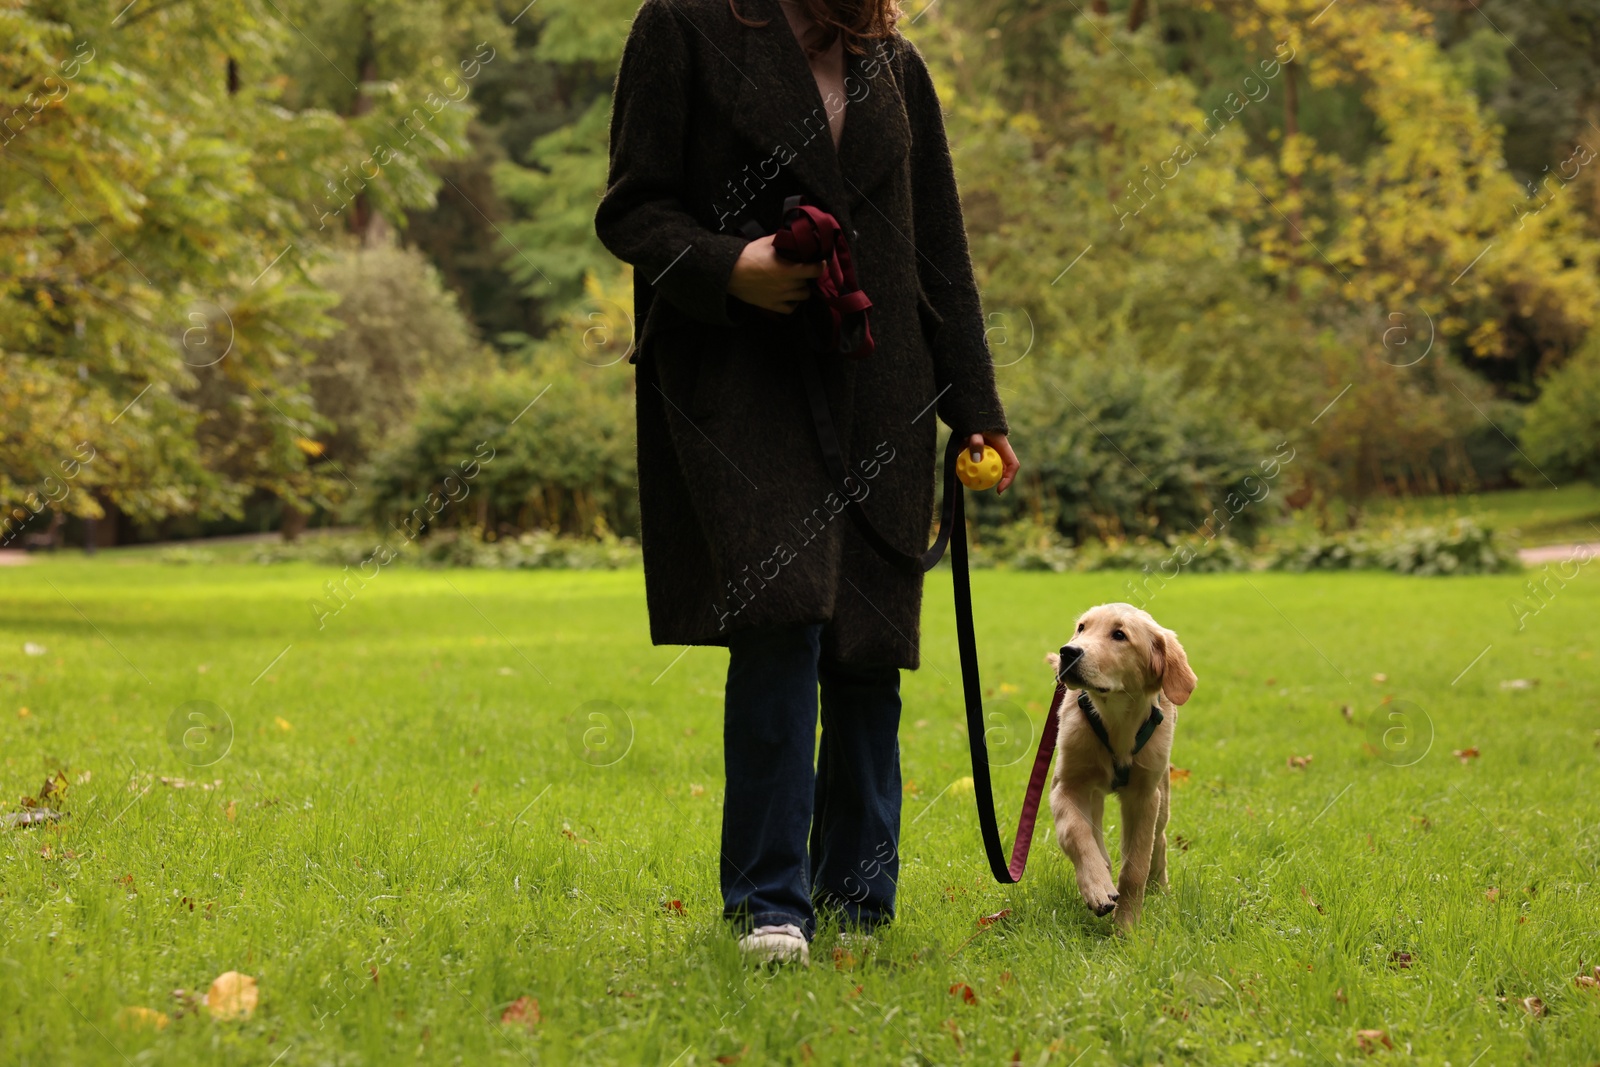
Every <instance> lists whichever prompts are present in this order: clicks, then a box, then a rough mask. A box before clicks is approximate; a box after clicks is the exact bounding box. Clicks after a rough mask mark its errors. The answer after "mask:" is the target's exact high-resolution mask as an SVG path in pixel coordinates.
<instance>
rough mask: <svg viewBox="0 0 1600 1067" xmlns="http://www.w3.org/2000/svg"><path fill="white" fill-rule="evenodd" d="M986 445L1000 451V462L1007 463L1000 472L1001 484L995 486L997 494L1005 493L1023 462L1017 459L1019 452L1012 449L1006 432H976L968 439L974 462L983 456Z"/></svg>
mask: <svg viewBox="0 0 1600 1067" xmlns="http://www.w3.org/2000/svg"><path fill="white" fill-rule="evenodd" d="M984 445H988V446H989V447H990V448H992V449H994V450H995V451H996V452H998V453H1000V462H1001V463H1004V464H1005V468H1004V470H1003V471H1002V472H1001V474H1000V484H999V485H997V486H995V488H994V491H995V492H996V493H997V494H998V493H1003V492H1005V491H1006V489H1007V488H1008V487H1009V486H1010V485H1011V480H1012V479H1013V478H1015V477H1016V476H1017V472H1018V471H1019V470H1021V469H1022V462H1021V461H1020V460H1018V459H1017V454H1016V453H1015V452H1013V451H1011V442H1010V441H1008V440H1006V435H1005V434H1003V433H975V434H973V435H972V437H971V438H969V439H968V441H967V447H968V448H969V449H971V450H972V461H973V462H974V463H976V462H978V461H979V460H981V459H982V458H983V446H984Z"/></svg>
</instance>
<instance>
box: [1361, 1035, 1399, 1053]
mask: <svg viewBox="0 0 1600 1067" xmlns="http://www.w3.org/2000/svg"><path fill="white" fill-rule="evenodd" d="M1379 1045H1382V1046H1383V1047H1384V1048H1394V1042H1393V1041H1390V1040H1389V1035H1388V1034H1387V1033H1385V1032H1384V1031H1382V1030H1357V1031H1356V1046H1357V1047H1358V1048H1360V1049H1361V1051H1362V1052H1376V1051H1378V1046H1379Z"/></svg>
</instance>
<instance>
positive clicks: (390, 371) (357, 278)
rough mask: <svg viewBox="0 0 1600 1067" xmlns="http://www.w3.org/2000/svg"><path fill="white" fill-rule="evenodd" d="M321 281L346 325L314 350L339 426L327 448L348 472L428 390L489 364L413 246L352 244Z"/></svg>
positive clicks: (315, 392)
mask: <svg viewBox="0 0 1600 1067" xmlns="http://www.w3.org/2000/svg"><path fill="white" fill-rule="evenodd" d="M312 277H313V279H314V280H315V281H316V282H317V283H318V284H319V285H321V286H322V287H323V288H324V289H326V290H327V291H328V292H329V293H331V294H333V295H334V296H335V297H337V298H338V301H339V303H338V304H336V305H334V306H333V307H332V308H331V309H330V310H329V312H328V314H329V316H330V317H331V318H333V319H334V320H335V321H337V322H338V323H339V324H340V328H339V330H338V332H336V333H334V334H332V335H331V336H329V337H326V338H323V339H321V340H319V341H317V342H315V343H314V344H313V345H312V346H311V347H312V351H313V353H314V354H315V361H314V362H313V363H312V365H311V367H310V368H309V372H308V379H309V386H310V390H311V395H312V398H313V399H314V401H315V403H316V407H317V411H318V412H319V413H321V414H322V415H323V416H324V417H326V418H327V419H328V420H329V422H330V423H331V424H332V426H333V427H334V429H333V431H332V432H331V434H330V435H329V436H328V438H327V439H326V448H325V453H326V455H327V456H328V457H329V458H331V459H333V460H335V461H337V462H338V463H340V464H341V465H343V466H345V467H346V468H347V469H349V468H351V467H353V465H355V464H358V463H360V462H363V461H364V460H365V459H366V458H367V456H368V455H369V454H370V453H372V452H373V451H374V450H375V449H376V448H377V447H378V446H379V445H380V444H381V443H383V442H384V441H385V440H387V439H390V438H391V437H392V436H393V434H394V432H395V428H396V427H397V426H404V425H405V424H406V423H408V422H409V421H410V420H411V416H412V413H413V412H414V411H415V409H416V403H417V396H418V395H419V393H421V392H422V391H424V390H426V389H429V388H434V387H437V386H438V385H439V384H440V383H442V382H444V381H446V380H448V379H451V378H459V377H472V376H474V375H477V374H480V373H482V372H483V371H484V370H486V369H487V367H488V357H487V356H486V355H485V353H484V352H483V351H482V349H481V348H480V346H479V345H478V343H477V341H476V339H475V338H474V337H473V336H472V328H471V326H470V325H469V324H468V323H467V322H466V320H465V319H464V318H463V317H462V315H461V312H460V310H459V309H458V308H457V306H456V301H455V297H454V295H453V294H451V293H448V292H446V291H445V290H444V288H443V286H442V285H441V284H440V281H439V276H438V272H437V271H435V270H434V268H433V267H431V266H430V265H429V264H428V262H427V260H425V259H424V258H423V257H422V256H421V255H419V254H418V253H416V252H414V251H408V250H404V249H399V248H392V247H380V248H374V249H349V250H347V251H343V252H341V253H339V254H337V255H336V256H335V257H334V258H332V259H331V260H330V261H328V262H327V263H324V264H322V265H320V266H319V267H318V268H317V269H316V270H315V271H314V272H313V274H312Z"/></svg>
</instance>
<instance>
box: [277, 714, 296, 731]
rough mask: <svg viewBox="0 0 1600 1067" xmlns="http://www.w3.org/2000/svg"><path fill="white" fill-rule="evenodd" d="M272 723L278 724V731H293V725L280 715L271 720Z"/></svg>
mask: <svg viewBox="0 0 1600 1067" xmlns="http://www.w3.org/2000/svg"><path fill="white" fill-rule="evenodd" d="M272 721H273V722H275V723H277V724H278V729H280V730H293V729H294V724H293V723H291V722H290V721H289V720H288V719H285V718H284V717H283V716H282V715H279V716H278V717H277V718H275V719H273V720H272Z"/></svg>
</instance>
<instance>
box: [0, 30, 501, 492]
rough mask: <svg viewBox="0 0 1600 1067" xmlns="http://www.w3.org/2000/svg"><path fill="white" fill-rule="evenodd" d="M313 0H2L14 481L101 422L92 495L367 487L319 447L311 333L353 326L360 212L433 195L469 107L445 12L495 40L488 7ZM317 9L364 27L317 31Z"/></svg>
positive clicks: (5, 403) (85, 477) (364, 220)
mask: <svg viewBox="0 0 1600 1067" xmlns="http://www.w3.org/2000/svg"><path fill="white" fill-rule="evenodd" d="M288 8H289V10H288V11H287V12H285V10H284V9H283V8H282V7H278V6H275V5H268V6H267V7H265V8H262V7H258V6H257V5H256V4H254V3H252V2H249V0H224V2H222V3H217V4H207V5H203V6H200V5H189V4H162V3H155V4H141V5H130V6H129V7H128V8H126V9H125V10H122V11H121V12H120V13H117V12H113V11H111V10H110V9H107V8H105V7H103V6H101V5H95V4H88V3H84V2H81V0H68V2H67V3H65V4H57V5H54V6H53V7H52V8H51V9H50V12H49V16H48V18H47V17H45V16H44V15H43V14H42V13H36V10H35V9H34V8H33V7H31V6H15V5H13V6H12V7H11V8H8V10H7V12H6V14H5V16H4V18H3V20H0V86H3V88H0V116H8V118H7V119H5V120H3V121H4V124H5V125H4V130H3V132H0V140H3V141H4V148H3V151H4V156H5V165H4V166H3V167H0V203H3V204H4V223H3V224H0V265H3V266H0V360H3V361H4V373H0V499H3V500H5V501H13V500H17V499H21V498H24V497H26V495H27V494H28V493H30V492H33V491H34V489H33V487H34V486H36V485H37V484H38V483H39V482H40V480H41V479H42V478H43V477H44V476H46V475H47V474H48V473H49V472H50V471H51V470H52V469H53V468H54V467H56V466H57V465H58V464H59V462H60V461H61V460H62V459H63V458H67V457H70V456H71V455H72V454H73V449H74V448H76V447H78V446H79V445H80V444H82V443H84V442H87V443H88V444H89V446H90V447H92V448H93V449H94V450H95V451H96V459H95V461H94V462H93V463H92V464H89V465H87V466H86V467H85V468H84V469H83V471H82V474H81V476H80V478H79V479H77V480H76V482H75V484H74V487H73V488H74V491H73V492H72V493H71V494H70V495H68V496H67V497H66V498H64V499H63V500H62V501H61V502H60V507H61V508H62V509H64V510H66V511H69V512H71V513H74V514H80V515H88V516H94V515H99V514H100V513H101V510H102V507H101V504H102V502H106V503H111V504H115V505H117V506H118V507H120V508H121V509H122V510H123V511H125V512H127V513H129V514H130V515H132V516H133V517H135V518H137V519H141V520H154V519H160V518H162V517H164V516H169V515H176V514H199V515H202V516H208V515H211V516H214V515H220V514H235V515H236V514H238V513H239V511H240V509H241V507H242V504H243V502H244V500H245V499H246V498H248V497H249V496H250V495H251V494H252V493H256V492H259V491H265V492H269V493H272V494H274V495H277V496H279V497H282V498H283V499H284V500H285V501H287V502H290V503H292V504H296V505H300V506H305V505H308V504H310V503H314V502H320V503H332V502H334V501H336V500H337V499H338V498H339V496H340V495H341V494H342V493H343V492H344V491H345V489H346V484H347V483H345V482H344V480H343V479H341V478H339V477H337V475H336V474H334V473H333V472H332V471H331V470H330V469H328V468H327V467H323V468H320V469H317V468H315V467H314V466H313V465H312V462H311V456H312V454H314V452H315V449H314V448H310V449H308V447H307V444H308V443H309V442H310V441H311V440H312V439H313V438H315V437H316V436H317V435H318V434H319V433H321V432H323V431H324V430H326V429H329V426H328V424H327V422H326V420H325V419H324V418H322V417H321V416H320V415H319V414H318V413H317V411H316V410H315V407H314V405H313V402H312V393H311V389H310V388H309V385H308V369H307V368H308V364H309V362H310V361H311V359H312V354H311V352H310V350H309V347H308V345H309V343H310V342H312V341H314V340H316V339H317V338H318V337H321V336H323V335H325V334H326V333H327V332H328V331H329V330H330V329H332V328H333V322H332V321H331V320H329V319H328V318H327V317H326V316H325V315H324V311H325V310H326V308H327V306H328V305H329V303H331V300H330V298H329V297H328V296H327V294H326V293H324V292H323V291H322V290H321V288H320V287H319V286H318V285H317V284H316V283H315V282H314V281H313V280H312V278H311V277H310V276H309V272H310V270H311V268H312V267H313V266H314V264H315V263H316V262H317V260H318V259H319V257H320V255H321V254H322V252H323V250H324V249H325V248H326V247H327V245H328V242H329V241H330V239H332V238H334V237H335V236H337V235H338V234H339V233H341V232H342V231H343V230H344V229H345V228H346V227H347V226H348V225H351V224H356V223H360V224H362V225H364V226H367V227H370V226H371V225H372V223H373V220H374V219H375V218H383V217H385V216H387V217H388V218H389V219H390V220H391V221H398V220H400V219H401V217H402V216H403V213H404V209H405V208H407V207H414V206H418V205H421V204H423V203H426V202H428V201H429V200H431V197H432V193H433V189H434V187H435V185H436V183H437V178H436V176H435V175H434V174H433V173H432V171H431V170H430V167H429V163H430V161H431V160H432V159H434V158H437V157H440V156H442V155H445V154H448V153H450V152H454V151H456V150H458V148H459V146H460V144H461V138H462V134H463V131H464V129H465V122H466V112H465V111H464V110H463V109H462V108H461V107H459V106H458V105H456V104H454V103H451V101H450V94H451V90H450V89H449V88H448V87H444V86H443V82H442V79H443V78H445V77H446V76H449V75H451V74H452V72H455V73H457V74H459V66H458V64H457V59H456V57H454V56H452V57H451V58H450V59H449V60H448V61H446V60H444V59H443V58H442V57H436V56H435V55H434V50H435V47H436V46H437V45H440V44H443V43H447V42H446V40H445V38H447V37H449V36H450V35H448V34H443V33H442V32H435V31H440V30H441V28H442V27H446V26H450V27H455V28H456V29H457V30H459V31H460V32H461V34H463V35H464V36H462V37H461V38H460V39H462V40H463V42H467V41H471V40H473V39H474V35H473V34H471V33H469V32H467V29H468V24H470V23H472V16H471V14H470V12H469V11H467V10H466V9H462V8H460V7H459V6H451V5H443V4H439V3H431V4H423V5H421V6H418V5H415V4H411V5H398V6H397V5H379V6H371V5H367V6H363V5H359V4H352V3H334V4H332V5H329V4H318V5H310V4H299V5H294V4H291V5H288ZM484 10H487V9H480V12H479V13H480V15H481V14H482V11H484ZM314 21H316V22H318V24H319V25H320V24H321V22H322V21H326V23H327V28H328V29H329V31H330V32H333V30H334V29H335V28H345V29H348V28H350V27H358V26H359V27H365V29H364V30H363V33H362V34H357V35H356V38H355V39H354V40H353V41H348V42H346V41H341V43H340V44H338V45H336V44H333V43H332V42H329V47H327V48H318V47H317V46H316V45H315V44H313V43H311V39H309V38H308V37H306V36H305V35H304V34H305V33H306V30H305V27H306V26H307V25H308V24H311V23H312V22H314ZM424 29H426V30H427V31H428V32H427V35H424V34H423V30H424ZM340 32H343V31H342V29H341V31H340ZM363 34H364V35H363ZM344 44H349V46H350V48H351V49H353V51H351V52H350V54H349V55H348V56H347V55H345V54H343V53H342V52H341V51H340V49H341V47H342V46H343V45H344ZM330 48H331V49H332V51H333V52H334V53H339V54H337V55H333V56H330V55H329V54H328V53H329V49H330ZM179 57H182V61H179ZM435 58H439V60H440V62H439V66H437V67H436V66H435V65H434V59H435ZM462 58H464V59H468V60H470V59H471V58H472V52H471V50H470V49H469V50H468V51H467V53H466V55H465V56H464V57H462ZM356 59H359V60H360V62H359V63H355V62H354V60H356ZM369 60H371V61H372V62H369ZM447 62H448V64H450V65H449V66H446V63H447ZM374 63H375V64H377V65H374ZM335 68H341V69H338V70H336V69H335ZM380 68H381V69H380ZM369 75H370V78H371V80H366V79H368V77H369ZM357 78H360V79H363V82H362V86H360V87H358V86H356V85H355V84H353V82H354V80H355V79H357ZM346 79H348V81H347V80H346ZM457 80H458V82H459V80H460V79H459V77H458V78H457ZM341 83H342V84H344V85H345V89H344V90H343V91H341V90H340V89H339V88H338V85H339V84H341ZM436 83H437V84H436ZM436 90H437V91H436ZM419 108H420V109H421V110H420V111H419ZM408 122H409V123H410V125H409V126H408V125H407V123H408Z"/></svg>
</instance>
